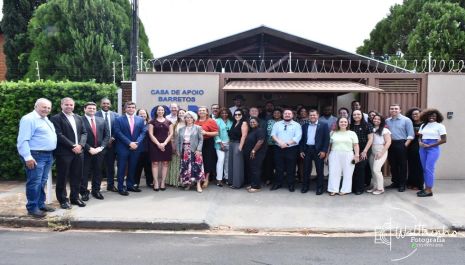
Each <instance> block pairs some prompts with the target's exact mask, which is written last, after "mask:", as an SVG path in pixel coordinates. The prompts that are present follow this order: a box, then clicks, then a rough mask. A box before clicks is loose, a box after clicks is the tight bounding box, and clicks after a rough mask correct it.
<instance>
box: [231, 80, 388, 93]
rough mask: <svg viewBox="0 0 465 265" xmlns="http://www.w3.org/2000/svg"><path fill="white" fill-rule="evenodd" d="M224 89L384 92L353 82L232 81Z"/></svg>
mask: <svg viewBox="0 0 465 265" xmlns="http://www.w3.org/2000/svg"><path fill="white" fill-rule="evenodd" d="M223 89H224V90H225V91H241V92H339V93H349V92H382V91H383V90H382V89H379V88H376V87H372V86H367V85H364V84H360V83H357V82H351V81H231V82H229V83H227V84H226V85H225V86H224V87H223Z"/></svg>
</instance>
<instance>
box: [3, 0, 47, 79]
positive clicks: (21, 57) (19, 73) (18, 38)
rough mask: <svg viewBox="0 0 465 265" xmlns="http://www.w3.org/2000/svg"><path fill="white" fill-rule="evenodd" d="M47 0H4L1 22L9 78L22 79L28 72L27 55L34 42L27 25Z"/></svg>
mask: <svg viewBox="0 0 465 265" xmlns="http://www.w3.org/2000/svg"><path fill="white" fill-rule="evenodd" d="M45 2H46V0H4V1H3V9H2V11H3V18H2V21H1V22H0V23H1V27H2V31H3V33H4V35H5V45H4V53H5V55H6V65H7V73H6V77H7V79H9V80H18V79H21V78H22V77H23V76H24V75H25V74H26V72H27V68H28V65H29V64H28V62H27V55H28V53H29V51H30V49H32V43H31V42H30V41H29V39H28V37H27V25H28V23H29V20H30V19H31V17H32V13H33V12H34V10H35V9H36V8H37V7H38V6H39V5H41V4H43V3H45Z"/></svg>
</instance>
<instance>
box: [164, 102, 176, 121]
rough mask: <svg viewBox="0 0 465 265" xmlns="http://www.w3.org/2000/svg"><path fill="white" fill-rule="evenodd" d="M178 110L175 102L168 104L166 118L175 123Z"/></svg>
mask: <svg viewBox="0 0 465 265" xmlns="http://www.w3.org/2000/svg"><path fill="white" fill-rule="evenodd" d="M178 111H179V106H178V104H176V103H171V104H170V112H171V113H170V114H169V115H166V117H165V118H166V119H167V120H169V121H170V122H171V123H172V124H176V121H177V120H178Z"/></svg>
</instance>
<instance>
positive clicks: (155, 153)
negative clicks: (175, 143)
mask: <svg viewBox="0 0 465 265" xmlns="http://www.w3.org/2000/svg"><path fill="white" fill-rule="evenodd" d="M155 110H156V117H155V118H154V119H152V120H151V121H150V122H149V126H148V131H147V133H148V136H149V137H150V145H149V153H150V159H151V161H152V174H153V190H155V191H159V190H161V191H164V190H165V189H166V186H165V182H166V176H167V174H168V165H169V162H170V161H171V156H172V155H173V147H172V146H171V138H172V137H173V124H172V123H171V122H170V121H169V120H168V119H166V118H165V108H164V107H163V106H157V107H156V108H155ZM160 163H161V166H162V173H161V174H162V175H161V182H159V176H158V166H159V164H160Z"/></svg>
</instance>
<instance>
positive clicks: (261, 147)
mask: <svg viewBox="0 0 465 265" xmlns="http://www.w3.org/2000/svg"><path fill="white" fill-rule="evenodd" d="M259 124H260V120H259V119H258V118H257V117H251V118H250V119H249V126H250V130H249V132H248V133H247V137H246V139H245V143H244V153H243V154H244V164H245V169H246V170H247V172H248V174H249V177H250V182H251V185H250V187H248V188H247V191H248V192H257V191H260V188H261V181H260V174H261V170H262V163H263V159H264V158H265V154H266V143H265V140H266V133H265V130H264V129H263V128H260V126H259Z"/></svg>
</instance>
